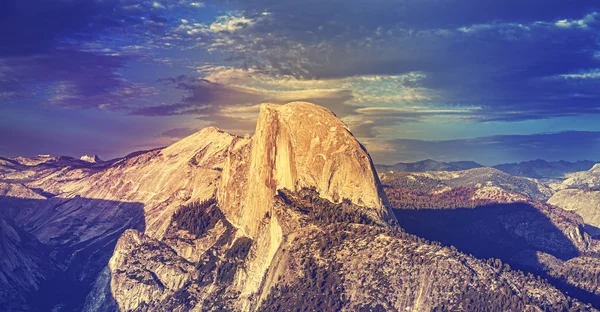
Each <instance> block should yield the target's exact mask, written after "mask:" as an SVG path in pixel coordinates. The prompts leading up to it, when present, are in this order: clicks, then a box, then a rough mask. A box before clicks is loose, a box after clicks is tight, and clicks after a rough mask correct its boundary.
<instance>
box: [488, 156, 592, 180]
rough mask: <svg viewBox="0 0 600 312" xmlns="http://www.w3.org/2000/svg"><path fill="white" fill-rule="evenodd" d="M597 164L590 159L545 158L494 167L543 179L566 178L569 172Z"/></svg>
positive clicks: (512, 173)
mask: <svg viewBox="0 0 600 312" xmlns="http://www.w3.org/2000/svg"><path fill="white" fill-rule="evenodd" d="M595 164H596V162H594V161H590V160H580V161H576V162H568V161H564V160H561V161H556V162H548V161H545V160H541V159H536V160H530V161H524V162H520V163H510V164H501V165H496V166H494V168H496V169H498V170H502V171H504V172H506V173H508V174H511V175H516V176H525V177H530V178H536V179H541V178H564V177H565V175H567V174H568V173H572V172H577V171H584V170H589V169H590V168H592V167H593V166H594V165H595Z"/></svg>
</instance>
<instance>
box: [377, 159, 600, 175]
mask: <svg viewBox="0 0 600 312" xmlns="http://www.w3.org/2000/svg"><path fill="white" fill-rule="evenodd" d="M595 164H596V162H595V161H591V160H579V161H576V162H569V161H564V160H560V161H554V162H550V161H546V160H542V159H536V160H530V161H523V162H520V163H508V164H500V165H496V166H493V167H492V168H495V169H498V170H500V171H504V172H506V173H508V174H510V175H514V176H523V177H529V178H536V179H542V178H566V175H567V174H569V173H573V172H579V171H587V170H590V169H591V168H592V167H594V165H595ZM481 167H484V166H483V165H480V164H478V163H476V162H474V161H454V162H441V161H436V160H432V159H426V160H422V161H417V162H412V163H411V162H406V163H402V162H401V163H397V164H395V165H375V168H376V169H377V171H379V172H389V171H396V172H426V171H460V170H468V169H474V168H481Z"/></svg>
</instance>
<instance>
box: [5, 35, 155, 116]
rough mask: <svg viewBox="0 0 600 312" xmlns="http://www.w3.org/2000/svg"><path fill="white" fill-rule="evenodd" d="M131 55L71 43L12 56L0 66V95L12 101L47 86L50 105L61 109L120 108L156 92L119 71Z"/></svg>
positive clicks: (31, 94) (34, 94)
mask: <svg viewBox="0 0 600 312" xmlns="http://www.w3.org/2000/svg"><path fill="white" fill-rule="evenodd" d="M127 60H128V58H127V57H123V56H116V55H105V54H98V53H93V52H86V51H79V50H76V49H72V48H71V47H69V46H66V47H61V48H57V49H55V50H52V51H48V52H46V53H44V54H35V55H30V56H22V57H11V58H6V59H4V60H3V62H2V63H0V64H2V66H0V96H1V95H3V96H4V97H6V98H7V99H8V100H15V99H23V98H28V97H32V96H36V95H37V94H36V93H34V92H32V90H35V89H33V87H34V86H36V85H46V86H48V87H47V90H46V91H47V100H46V102H45V104H46V105H48V106H52V107H58V108H70V109H73V108H102V109H120V108H124V106H122V105H123V103H125V102H126V101H127V100H130V99H133V98H140V97H143V96H146V95H150V94H152V93H153V92H154V91H153V89H152V88H148V87H144V86H143V85H140V84H136V83H132V82H129V81H127V80H125V79H124V78H123V77H121V75H119V74H117V73H116V72H117V70H118V69H120V68H121V67H122V66H124V63H125V62H126V61H127Z"/></svg>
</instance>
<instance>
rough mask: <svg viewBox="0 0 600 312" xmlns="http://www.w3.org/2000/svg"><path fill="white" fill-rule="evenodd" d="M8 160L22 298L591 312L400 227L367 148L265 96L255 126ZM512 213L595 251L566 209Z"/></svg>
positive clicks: (114, 306) (142, 306)
mask: <svg viewBox="0 0 600 312" xmlns="http://www.w3.org/2000/svg"><path fill="white" fill-rule="evenodd" d="M69 161H71V160H69ZM78 161H79V160H78ZM71 163H73V164H76V163H78V162H77V161H71ZM61 164H62V163H61ZM39 166H42V167H40V168H38V167H39ZM5 168H6V171H7V172H8V171H10V172H9V173H8V175H5V176H4V177H3V183H4V186H3V187H2V190H3V191H2V194H4V195H3V196H0V211H1V212H2V214H3V216H4V217H5V218H6V220H9V222H10V224H11V228H15V231H25V232H26V233H27V235H30V236H28V237H30V238H31V241H32V243H31V244H23V245H20V244H19V240H17V239H14V237H15V236H14V235H12V234H11V235H4V236H0V239H2V241H0V244H6V242H8V244H9V246H14V247H10V250H11V253H15V251H16V252H19V253H20V255H19V257H20V258H21V259H32V260H31V261H28V263H32V265H30V266H28V270H31V273H32V274H34V276H37V277H38V278H39V282H37V281H36V285H39V287H37V288H35V287H33V288H28V289H26V290H25V289H23V290H15V292H17V293H16V295H18V296H20V297H21V298H22V299H20V300H21V301H22V305H19V306H20V307H24V308H23V309H24V310H41V311H51V310H61V311H63V310H64V311H75V310H77V311H81V310H83V311H115V310H123V311H130V310H131V311H223V310H230V311H231V310H233V311H287V310H308V311H315V310H318V311H331V310H344V311H387V310H398V311H410V310H414V311H437V310H452V311H455V310H465V311H477V310H479V311H498V310H511V311H513V310H514V311H540V310H542V311H563V310H565V309H573V310H577V309H579V310H594V309H593V308H592V307H591V306H590V305H588V304H586V303H582V302H579V301H578V300H576V299H573V298H572V297H570V296H569V295H567V294H566V293H565V292H564V291H563V290H559V289H558V288H556V287H554V286H552V285H550V284H549V283H548V282H547V281H544V280H542V279H539V278H536V277H534V276H533V275H525V274H523V273H522V272H519V271H514V270H511V269H510V268H509V267H508V266H506V265H505V264H503V263H502V261H499V260H483V259H478V258H475V257H472V256H469V255H466V254H464V253H462V252H460V251H458V250H457V249H456V248H454V247H449V246H442V245H441V244H440V243H436V242H429V241H426V240H425V239H423V238H420V237H418V236H415V235H413V234H409V233H407V232H405V231H403V230H402V229H401V228H400V227H398V226H397V222H398V220H397V218H396V215H395V214H394V212H393V211H392V210H391V207H390V203H389V201H388V197H387V195H386V193H385V191H384V189H383V187H382V185H381V182H380V180H379V177H378V175H377V173H376V171H375V168H374V166H373V164H372V161H371V158H370V156H369V154H368V153H367V151H366V149H365V148H364V147H363V146H362V145H361V144H360V143H359V142H358V141H357V140H356V139H355V138H354V137H353V135H352V134H351V133H350V131H349V129H348V127H347V126H346V125H345V124H344V123H343V122H341V121H340V120H339V119H338V118H337V117H335V115H334V114H333V113H332V112H331V111H329V110H327V109H325V108H323V107H320V106H317V105H314V104H310V103H305V102H293V103H289V104H286V105H272V104H263V105H261V106H260V114H259V117H258V122H257V126H256V131H255V134H254V136H253V137H251V138H249V137H244V138H243V137H238V136H234V135H231V134H228V133H226V132H224V131H221V130H219V129H217V128H214V127H209V128H206V129H203V130H201V131H199V132H197V133H194V134H192V135H190V136H188V137H186V138H184V139H182V140H181V141H179V142H176V143H174V144H173V145H171V146H168V147H166V148H161V149H156V150H151V151H144V152H137V153H133V154H130V155H128V156H126V157H124V158H122V159H118V160H115V161H111V162H108V163H107V164H103V165H102V166H95V165H93V164H89V163H88V164H87V165H86V166H83V167H79V166H78V165H65V166H62V167H61V166H50V165H49V164H47V162H39V163H37V164H36V163H34V162H25V161H23V162H18V161H16V160H13V159H9V161H8V162H7V163H6V164H5ZM472 170H477V169H472ZM23 172H27V173H23ZM446 174H450V173H446ZM457 178H460V176H457ZM528 181H529V180H528ZM540 209H541V208H540ZM542 210H543V209H542ZM548 215H550V214H548ZM519 216H520V217H519V218H518V220H520V221H522V222H520V223H514V222H513V223H511V224H518V225H519V226H518V227H516V228H514V229H512V231H513V232H516V233H517V234H519V235H521V236H524V237H525V238H530V237H533V239H534V242H536V241H542V242H546V241H550V243H548V245H549V246H553V247H552V248H554V249H552V248H550V249H548V250H549V251H552V250H555V249H559V250H567V251H568V252H571V253H576V252H579V250H586V252H588V251H589V252H591V251H593V249H592V248H591V247H589V246H591V245H593V243H594V241H593V240H591V239H590V237H589V236H585V234H583V233H579V232H577V231H576V229H578V227H577V226H572V224H573V223H572V222H570V220H571V219H569V218H567V217H565V218H562V219H561V218H558V217H557V218H555V219H553V220H557V221H556V222H561V223H559V224H558V225H559V226H560V227H559V228H560V230H556V231H555V230H553V231H552V232H549V233H551V234H552V235H550V236H548V237H549V238H548V237H547V236H545V235H544V233H547V232H546V231H544V230H546V229H548V228H547V227H542V226H538V225H537V223H532V226H530V227H528V226H527V222H526V220H527V218H525V217H527V216H529V215H528V214H525V215H523V214H519ZM563 219H565V220H567V221H569V222H567V221H564V222H563V221H561V220H563ZM544 225H545V226H547V224H544ZM6 228H8V227H6ZM540 229H541V231H538V230H540ZM11 232H13V231H12V230H11ZM563 233H568V235H570V239H567V240H565V239H562V237H561V235H563ZM534 234H535V235H534ZM554 235H558V237H555V236H554ZM11 237H13V238H11ZM36 242H39V245H36V244H37V243H36ZM552 242H554V245H552ZM28 246H31V247H28ZM585 246H588V247H585ZM30 248H33V249H36V250H39V251H40V252H44V250H45V249H44V248H49V250H50V251H51V252H50V253H49V254H48V255H46V254H42V255H44V257H43V258H44V259H47V261H46V262H44V264H45V265H48V266H51V267H50V268H41V267H40V268H37V267H36V266H34V265H33V264H35V263H38V259H40V256H38V255H37V254H35V253H34V252H33V251H30V250H29V249H30ZM586 248H587V249H586ZM9 269H10V267H6V266H0V273H1V274H4V275H7V274H5V273H6V272H8V270H9ZM13 272H14V270H13ZM13 275H14V274H13ZM0 276H2V275H0ZM23 292H25V293H23ZM0 299H1V298H0ZM8 300H12V299H8ZM15 300H16V299H15ZM11 302H12V301H11ZM4 303H5V302H0V310H11V309H7V308H5V307H7V305H6V304H4ZM31 305H33V306H31Z"/></svg>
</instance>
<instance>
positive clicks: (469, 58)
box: [207, 0, 600, 122]
mask: <svg viewBox="0 0 600 312" xmlns="http://www.w3.org/2000/svg"><path fill="white" fill-rule="evenodd" d="M226 5H229V8H231V9H232V10H235V11H236V12H238V13H237V14H238V16H243V17H244V19H248V20H251V21H252V23H251V27H244V28H240V29H236V31H235V32H233V33H229V32H226V33H223V34H221V35H219V36H218V37H214V38H213V39H214V41H212V42H210V43H207V46H209V48H210V49H211V50H213V51H219V52H221V53H230V54H232V55H233V57H232V60H234V62H235V60H239V64H240V65H241V64H243V66H245V67H246V68H252V69H254V70H256V71H259V72H264V73H267V74H268V75H271V76H290V77H295V78H297V79H298V81H314V80H329V81H332V80H344V79H347V78H349V77H357V76H395V75H407V74H409V73H419V74H420V75H422V78H420V79H419V81H418V87H419V88H413V91H415V93H414V94H412V97H411V96H410V94H408V92H402V94H401V95H396V96H394V95H393V94H387V95H381V94H380V95H377V97H369V96H364V97H360V96H359V95H357V94H356V92H355V100H359V101H357V103H358V104H359V105H370V103H373V102H374V101H378V102H379V103H381V102H388V103H398V102H415V101H418V102H427V103H428V104H429V105H430V106H432V107H435V106H447V105H460V106H472V107H476V108H480V109H481V111H480V114H479V119H478V120H479V121H481V122H488V121H517V120H527V119H539V118H553V117H556V116H571V115H573V114H579V115H583V114H591V113H597V112H598V110H597V108H598V107H600V104H599V103H600V90H599V89H598V88H597V87H596V86H595V85H594V83H593V82H588V83H581V82H580V81H579V82H575V81H556V80H554V81H553V80H552V79H548V78H549V77H554V76H559V75H573V73H574V72H586V71H590V70H591V69H594V68H599V67H600V59H599V58H598V57H597V55H598V53H599V52H598V51H600V44H599V42H600V35H599V34H600V23H599V22H598V20H599V18H598V16H599V15H598V14H599V13H598V12H599V11H600V4H598V2H595V1H582V2H577V3H567V2H564V1H558V0H552V1H550V2H548V1H541V0H539V1H538V0H536V1H528V2H527V3H523V2H522V1H516V0H509V1H502V2H494V3H493V4H492V3H481V2H480V1H474V0H460V1H459V0H453V1H438V0H425V1H416V0H409V1H404V2H403V3H402V4H401V5H399V4H398V3H397V2H396V1H385V0H380V1H376V3H352V5H347V4H346V3H343V1H335V0H334V1H327V2H322V1H308V2H306V1H295V0H292V1H286V3H285V4H282V3H278V2H276V1H272V0H262V1H250V2H248V1H228V2H227V4H226ZM540 7H543V8H544V9H543V10H540V9H539V8H540ZM264 12H268V14H266V15H263V13H264ZM469 12H476V13H469ZM209 41H210V40H209ZM241 66H242V65H241ZM592 76H593V74H592ZM575 77H577V76H571V78H575ZM585 77H586V78H589V77H590V75H587V76H585ZM581 78H583V77H581ZM422 91H426V92H422ZM432 95H433V96H432ZM581 95H584V96H581ZM505 112H507V113H505Z"/></svg>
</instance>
